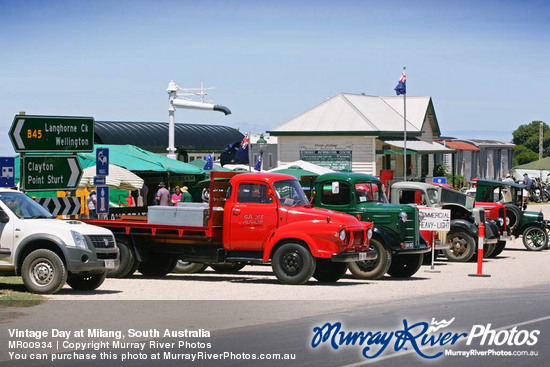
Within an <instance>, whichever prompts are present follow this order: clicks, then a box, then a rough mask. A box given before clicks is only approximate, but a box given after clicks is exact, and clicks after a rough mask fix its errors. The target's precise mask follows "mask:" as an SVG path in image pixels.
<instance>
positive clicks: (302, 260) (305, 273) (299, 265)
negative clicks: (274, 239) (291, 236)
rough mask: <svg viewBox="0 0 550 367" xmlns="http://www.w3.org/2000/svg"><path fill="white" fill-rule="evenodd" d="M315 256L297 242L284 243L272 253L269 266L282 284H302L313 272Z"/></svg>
mask: <svg viewBox="0 0 550 367" xmlns="http://www.w3.org/2000/svg"><path fill="white" fill-rule="evenodd" d="M315 265H316V262H315V258H314V257H313V255H311V252H309V249H307V248H305V247H304V246H301V245H299V244H297V243H291V242H289V243H285V244H284V245H282V246H281V247H279V248H278V249H277V250H276V251H275V254H274V255H273V261H272V264H271V267H272V268H273V272H274V273H275V276H276V277H277V279H279V281H280V282H281V283H283V284H292V285H298V284H304V283H306V282H307V281H308V280H309V279H310V278H311V277H312V276H313V273H315Z"/></svg>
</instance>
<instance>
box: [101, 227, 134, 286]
mask: <svg viewBox="0 0 550 367" xmlns="http://www.w3.org/2000/svg"><path fill="white" fill-rule="evenodd" d="M116 244H117V246H118V249H119V250H120V265H119V266H118V268H116V269H115V270H110V271H108V272H107V276H108V277H109V278H127V277H130V276H132V274H134V273H135V271H136V269H137V268H138V265H139V262H138V261H137V259H136V255H135V254H134V250H133V249H132V247H131V245H130V244H129V243H128V241H127V240H126V239H124V238H120V237H117V238H116Z"/></svg>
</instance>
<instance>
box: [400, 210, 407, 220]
mask: <svg viewBox="0 0 550 367" xmlns="http://www.w3.org/2000/svg"><path fill="white" fill-rule="evenodd" d="M399 219H401V221H402V222H406V221H407V213H405V212H401V213H399Z"/></svg>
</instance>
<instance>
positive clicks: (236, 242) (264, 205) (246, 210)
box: [226, 182, 278, 251]
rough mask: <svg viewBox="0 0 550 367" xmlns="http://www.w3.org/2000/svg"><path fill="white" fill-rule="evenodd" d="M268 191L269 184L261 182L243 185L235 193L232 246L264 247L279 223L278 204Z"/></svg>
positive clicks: (243, 183)
mask: <svg viewBox="0 0 550 367" xmlns="http://www.w3.org/2000/svg"><path fill="white" fill-rule="evenodd" d="M268 191H269V186H268V185H267V184H265V183H261V182H257V183H256V182H242V183H240V184H239V186H238V187H237V192H235V193H234V195H236V200H233V201H232V202H233V205H232V207H231V208H229V213H227V214H229V215H230V216H231V220H230V223H229V226H230V228H229V230H230V232H229V244H228V245H229V246H228V248H229V249H231V250H239V251H258V250H261V249H263V247H264V244H265V241H266V239H267V236H268V235H269V234H270V233H271V231H272V230H273V229H274V228H275V227H276V226H277V214H278V213H277V203H276V202H275V201H274V200H273V197H272V196H271V195H268ZM226 210H227V209H226ZM227 214H226V215H227Z"/></svg>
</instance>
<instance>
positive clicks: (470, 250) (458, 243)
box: [443, 231, 476, 262]
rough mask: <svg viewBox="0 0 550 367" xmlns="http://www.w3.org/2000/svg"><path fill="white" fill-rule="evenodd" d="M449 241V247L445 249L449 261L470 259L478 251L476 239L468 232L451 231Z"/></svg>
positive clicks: (448, 236)
mask: <svg viewBox="0 0 550 367" xmlns="http://www.w3.org/2000/svg"><path fill="white" fill-rule="evenodd" d="M447 241H449V242H450V243H451V247H450V248H449V249H446V250H443V253H444V254H445V257H447V259H448V260H449V261H456V262H466V261H469V260H470V259H471V258H472V257H473V256H474V253H475V251H476V249H475V240H474V239H473V238H472V236H470V235H469V234H468V233H466V232H463V231H456V232H449V234H448V235H447Z"/></svg>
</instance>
